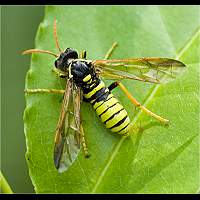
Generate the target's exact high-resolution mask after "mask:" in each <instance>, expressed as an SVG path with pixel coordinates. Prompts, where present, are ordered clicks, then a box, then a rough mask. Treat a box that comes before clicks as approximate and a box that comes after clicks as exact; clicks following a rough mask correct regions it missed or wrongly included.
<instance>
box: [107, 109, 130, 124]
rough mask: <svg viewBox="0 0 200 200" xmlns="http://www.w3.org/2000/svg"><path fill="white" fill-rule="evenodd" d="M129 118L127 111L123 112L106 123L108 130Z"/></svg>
mask: <svg viewBox="0 0 200 200" xmlns="http://www.w3.org/2000/svg"><path fill="white" fill-rule="evenodd" d="M126 116H127V112H126V110H122V111H121V112H120V113H119V114H117V115H116V116H115V117H114V118H112V119H111V120H109V121H107V122H106V128H110V127H112V126H114V125H115V124H117V123H118V122H119V121H120V120H122V119H123V118H124V117H126Z"/></svg>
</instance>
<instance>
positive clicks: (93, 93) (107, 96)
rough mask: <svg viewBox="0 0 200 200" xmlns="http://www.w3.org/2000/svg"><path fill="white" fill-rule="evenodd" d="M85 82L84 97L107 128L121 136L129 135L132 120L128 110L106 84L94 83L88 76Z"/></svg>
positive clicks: (101, 82)
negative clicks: (86, 86)
mask: <svg viewBox="0 0 200 200" xmlns="http://www.w3.org/2000/svg"><path fill="white" fill-rule="evenodd" d="M83 81H85V82H87V84H88V86H89V87H88V88H89V89H87V91H86V90H85V91H84V90H83V91H84V97H85V98H86V99H87V100H88V101H89V102H90V103H91V104H92V105H93V108H94V109H95V111H96V113H97V115H98V116H99V117H100V118H101V121H102V122H103V123H104V124H105V126H106V128H108V129H110V130H111V131H112V132H117V133H119V134H122V135H124V134H127V133H128V131H129V129H130V119H129V117H128V114H127V112H126V110H125V109H124V108H123V106H122V105H121V104H120V103H119V101H118V100H117V99H116V98H115V97H114V96H113V94H111V93H110V91H109V89H108V88H107V87H106V86H105V84H104V82H103V81H102V80H100V79H99V82H97V83H92V80H91V76H90V75H87V76H86V77H85V78H84V79H83Z"/></svg>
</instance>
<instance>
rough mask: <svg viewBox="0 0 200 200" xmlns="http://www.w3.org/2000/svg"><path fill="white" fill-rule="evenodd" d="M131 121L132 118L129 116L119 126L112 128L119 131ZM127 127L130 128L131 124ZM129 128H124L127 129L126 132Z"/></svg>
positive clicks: (113, 130)
mask: <svg viewBox="0 0 200 200" xmlns="http://www.w3.org/2000/svg"><path fill="white" fill-rule="evenodd" d="M129 123H130V119H129V117H127V118H126V120H125V121H124V122H123V123H122V124H120V125H119V126H117V127H115V128H112V129H110V130H111V131H112V132H119V131H120V130H121V129H122V128H124V127H125V126H127V125H128V124H129ZM127 128H130V127H129V126H127ZM127 128H125V129H124V130H126V131H125V132H127ZM123 132H124V131H123V130H122V131H120V132H119V134H123Z"/></svg>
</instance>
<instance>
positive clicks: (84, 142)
mask: <svg viewBox="0 0 200 200" xmlns="http://www.w3.org/2000/svg"><path fill="white" fill-rule="evenodd" d="M80 131H81V143H82V146H83V151H84V155H85V157H86V158H89V156H90V154H89V152H88V148H87V144H86V140H85V133H84V130H83V126H82V124H81V127H80Z"/></svg>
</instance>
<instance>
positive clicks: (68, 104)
mask: <svg viewBox="0 0 200 200" xmlns="http://www.w3.org/2000/svg"><path fill="white" fill-rule="evenodd" d="M80 95H81V94H80V88H75V85H74V84H73V81H72V80H68V81H67V85H66V90H65V93H64V98H63V103H62V108H61V113H60V117H59V120H58V124H57V128H56V136H55V146H54V164H55V167H56V168H57V169H58V171H59V172H63V171H65V170H67V169H68V168H69V167H70V166H71V165H72V163H73V162H74V161H75V159H76V157H77V155H78V153H79V150H80Z"/></svg>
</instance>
